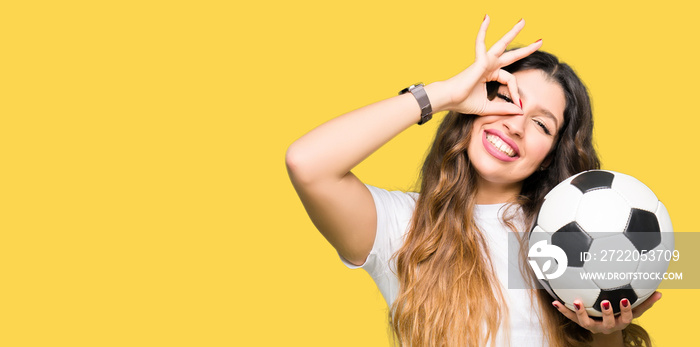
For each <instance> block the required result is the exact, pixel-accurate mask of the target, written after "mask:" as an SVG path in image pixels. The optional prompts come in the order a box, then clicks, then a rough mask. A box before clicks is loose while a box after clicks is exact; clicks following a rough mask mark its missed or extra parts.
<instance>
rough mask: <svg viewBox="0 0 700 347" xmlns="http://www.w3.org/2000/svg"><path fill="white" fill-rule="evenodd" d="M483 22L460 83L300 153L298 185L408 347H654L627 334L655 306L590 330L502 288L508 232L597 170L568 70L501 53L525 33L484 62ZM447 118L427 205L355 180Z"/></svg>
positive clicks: (323, 133)
mask: <svg viewBox="0 0 700 347" xmlns="http://www.w3.org/2000/svg"><path fill="white" fill-rule="evenodd" d="M489 21H490V19H489V18H488V17H486V18H485V19H484V22H483V23H482V25H481V28H480V30H479V33H478V35H477V44H476V61H475V62H474V63H473V64H472V65H471V66H470V67H469V68H467V69H466V70H464V71H462V72H460V73H459V74H457V75H456V76H454V77H452V78H450V79H448V80H446V81H441V82H435V83H432V84H429V85H427V86H423V85H416V86H412V87H411V88H410V93H404V94H402V95H399V96H396V97H393V98H390V99H387V100H384V101H380V102H378V103H375V104H372V105H369V106H366V107H364V108H361V109H358V110H355V111H352V112H349V113H347V114H345V115H342V116H340V117H338V118H335V119H332V120H330V121H328V122H326V123H324V124H322V125H321V126H319V127H318V128H316V129H314V130H312V131H311V132H309V133H308V134H306V135H304V136H303V137H301V138H300V139H298V140H297V141H295V142H294V143H293V144H292V145H291V146H290V147H289V149H288V151H287V167H288V171H289V175H290V178H291V180H292V184H293V185H294V187H295V189H296V191H297V193H298V195H299V197H300V199H301V201H302V202H303V204H304V207H305V208H306V211H307V213H308V214H309V216H310V217H311V220H312V221H313V222H314V224H315V225H316V227H317V228H318V229H319V231H320V232H321V233H322V234H323V235H324V236H325V237H326V239H327V240H328V241H329V242H330V243H331V244H332V245H333V247H335V249H336V250H337V251H338V254H339V255H340V257H341V260H342V261H343V262H344V263H345V264H346V265H347V266H348V267H350V268H363V269H365V270H366V271H367V272H368V273H369V274H370V275H371V276H372V278H373V279H374V281H375V283H376V284H377V286H378V287H379V289H380V291H381V292H382V295H383V296H384V298H385V300H386V302H387V304H388V305H389V306H390V307H391V310H390V314H389V315H390V317H389V318H390V320H391V325H392V328H393V332H394V334H395V336H396V339H397V340H398V342H399V343H400V344H402V345H407V346H409V345H410V346H424V345H430V346H484V345H492V346H504V345H511V346H516V345H517V346H542V345H543V344H545V343H546V345H549V346H588V345H591V344H592V345H594V346H597V345H600V346H602V345H605V346H623V345H626V344H630V343H635V344H636V345H643V344H646V345H647V346H649V345H650V341H649V337H648V335H647V334H646V332H645V331H644V330H643V329H641V328H639V327H638V326H636V325H631V324H630V323H631V320H632V318H633V317H636V316H639V315H641V314H642V313H643V312H644V311H645V310H646V309H648V308H649V307H650V306H651V305H652V304H653V303H654V302H655V301H656V300H658V297H657V296H652V297H651V298H650V299H649V300H647V302H645V303H644V304H642V305H640V306H639V307H637V308H636V309H635V310H632V309H631V308H627V309H623V310H622V314H621V315H619V316H618V317H615V316H614V315H613V312H612V310H607V311H604V312H603V320H602V321H594V320H592V319H590V318H589V317H588V316H587V315H586V314H585V311H583V312H576V315H575V316H573V315H570V314H569V312H567V311H565V310H567V309H566V308H564V307H561V306H560V307H556V306H553V305H552V299H551V298H549V297H548V295H547V294H546V292H543V291H540V292H537V293H532V292H529V291H527V290H513V289H506V287H507V286H506V281H505V278H506V276H507V274H506V271H507V247H504V245H505V244H506V241H505V238H506V234H507V232H508V231H519V232H523V231H526V230H529V226H531V225H532V223H533V221H534V218H535V214H536V211H537V209H538V208H539V206H541V204H542V202H543V199H544V195H545V194H546V192H547V191H549V190H550V189H551V188H552V187H554V186H555V185H556V184H557V183H559V182H561V181H562V180H564V179H565V178H567V177H569V176H571V175H573V174H575V173H578V172H581V171H585V170H589V169H595V168H598V167H599V166H600V164H599V160H598V157H597V155H596V152H595V150H594V148H593V145H592V129H593V120H592V115H591V106H590V100H589V97H588V94H587V91H586V88H585V87H584V85H583V83H582V82H581V81H580V80H579V78H578V77H577V76H576V74H575V73H574V71H573V70H572V69H571V68H570V67H569V66H568V65H566V64H564V63H560V62H559V61H558V59H557V58H556V57H554V56H553V55H551V54H548V53H544V52H540V51H537V50H538V49H539V48H540V46H541V45H542V42H541V41H537V42H535V43H533V44H531V45H529V46H526V47H523V48H519V49H515V50H510V51H506V46H507V45H508V44H509V43H510V42H511V41H512V40H513V39H514V38H515V36H516V35H517V34H518V32H519V31H520V30H522V28H523V26H524V25H525V24H524V21H522V20H521V21H520V22H518V23H517V24H516V26H515V27H514V28H513V29H512V30H511V31H509V32H508V33H507V34H506V35H504V36H503V38H501V39H500V40H499V41H498V42H496V43H495V44H494V45H493V47H492V48H491V49H489V50H488V51H487V50H486V47H485V44H484V38H485V35H486V28H487V27H488V24H489ZM440 111H449V113H448V114H447V115H446V116H445V118H444V120H443V121H442V123H441V124H440V127H439V129H438V132H437V135H436V137H435V141H434V143H433V145H432V148H431V150H430V152H429V153H428V156H427V157H426V159H425V163H424V165H423V169H422V172H421V188H420V192H419V193H405V192H398V191H393V192H389V191H386V190H384V189H380V188H376V187H372V186H368V185H365V184H363V183H362V182H361V181H360V180H359V179H358V178H357V177H356V176H355V175H354V174H353V173H352V172H351V171H350V170H351V169H352V168H353V167H354V166H355V165H357V164H358V163H359V162H361V161H362V160H364V159H365V158H366V157H368V156H369V155H370V154H371V153H372V152H374V151H375V150H376V149H378V148H379V147H381V146H382V145H384V144H385V143H387V142H388V141H389V140H391V139H392V138H393V137H395V136H396V135H397V134H399V133H400V132H402V131H403V130H405V129H407V128H408V127H410V126H411V125H413V124H416V123H418V124H423V123H425V122H426V121H428V120H429V119H430V114H431V112H440ZM509 207H512V209H510V208H509ZM510 211H514V212H513V213H511V212H510ZM533 294H535V295H533ZM579 311H581V310H579ZM568 317H570V318H568Z"/></svg>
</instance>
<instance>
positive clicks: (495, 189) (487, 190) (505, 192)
mask: <svg viewBox="0 0 700 347" xmlns="http://www.w3.org/2000/svg"><path fill="white" fill-rule="evenodd" d="M522 185H523V184H522V182H516V183H506V184H504V183H494V182H489V181H486V180H484V179H483V178H481V177H478V178H477V189H476V200H475V201H476V203H477V204H478V205H491V204H500V203H504V202H512V201H515V198H516V197H517V196H518V194H520V189H521V188H522Z"/></svg>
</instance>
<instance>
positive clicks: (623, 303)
mask: <svg viewBox="0 0 700 347" xmlns="http://www.w3.org/2000/svg"><path fill="white" fill-rule="evenodd" d="M629 304H630V301H629V300H627V299H622V306H623V307H627V306H629Z"/></svg>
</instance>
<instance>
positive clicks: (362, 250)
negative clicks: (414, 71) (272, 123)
mask: <svg viewBox="0 0 700 347" xmlns="http://www.w3.org/2000/svg"><path fill="white" fill-rule="evenodd" d="M443 86H444V82H436V83H433V84H430V85H427V86H426V87H425V91H426V93H427V94H428V98H429V99H430V102H431V105H432V107H433V110H435V111H436V112H440V111H443V110H445V109H446V107H447V104H448V101H447V99H449V98H448V97H447V96H446V93H445V91H444V90H441V89H442V88H443ZM420 113H421V110H420V108H419V106H418V103H417V102H416V99H415V98H414V97H413V95H412V94H411V93H406V94H403V95H399V96H395V97H392V98H390V99H386V100H383V101H380V102H377V103H374V104H371V105H368V106H365V107H363V108H360V109H358V110H355V111H352V112H349V113H347V114H344V115H342V116H340V117H337V118H334V119H332V120H330V121H328V122H326V123H324V124H322V125H320V126H319V127H317V128H315V129H313V130H311V131H310V132H309V133H308V134H306V135H304V136H303V137H301V138H300V139H298V140H297V141H295V142H294V143H293V144H292V145H291V146H290V147H289V149H288V150H287V157H286V162H287V169H288V172H289V177H290V178H291V180H292V184H293V185H294V188H295V189H296V191H297V194H298V195H299V198H300V199H301V201H302V203H303V204H304V208H305V209H306V211H307V213H308V214H309V217H311V220H312V221H313V222H314V225H315V226H316V228H318V230H319V231H320V232H321V233H322V234H323V236H324V237H326V239H327V240H328V241H329V242H330V243H331V245H333V247H335V248H336V250H337V251H338V253H340V255H342V256H343V257H344V258H345V259H347V260H348V261H349V262H351V263H353V264H357V265H359V264H362V263H363V262H364V260H365V259H366V258H367V255H368V254H369V251H370V250H371V249H372V245H373V242H374V236H375V235H374V233H375V229H376V211H375V207H374V202H373V200H372V196H371V194H370V192H369V190H368V189H367V187H365V186H364V184H363V183H362V182H361V181H360V180H359V179H358V178H357V177H356V176H355V175H353V173H352V172H350V170H351V169H352V168H353V167H355V166H356V165H357V164H359V163H360V162H361V161H362V160H364V159H365V158H367V157H368V156H369V155H370V154H372V153H373V152H374V151H376V150H377V149H379V147H381V146H382V145H384V144H385V143H387V142H388V141H389V140H391V139H392V138H394V137H395V136H396V135H398V134H399V133H401V132H402V131H404V130H406V129H407V128H408V127H410V126H411V125H413V124H416V123H417V122H418V121H419V120H420Z"/></svg>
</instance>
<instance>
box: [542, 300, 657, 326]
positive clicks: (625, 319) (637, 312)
mask: <svg viewBox="0 0 700 347" xmlns="http://www.w3.org/2000/svg"><path fill="white" fill-rule="evenodd" d="M659 299H661V293H660V292H654V294H652V295H651V296H650V297H649V298H648V299H646V300H645V301H644V302H643V303H641V304H640V305H639V306H637V307H635V308H634V309H633V308H632V305H630V304H629V302H627V306H626V307H625V305H623V304H624V303H625V300H626V299H622V300H620V314H619V315H618V316H617V317H615V314H614V313H613V309H612V305H610V302H609V301H603V302H602V303H601V304H602V305H601V306H602V307H601V308H602V309H603V310H602V312H603V320H602V321H601V320H595V319H593V318H591V317H589V316H588V313H586V309H585V308H584V307H583V304H582V303H581V301H579V300H576V301H574V306H575V307H578V309H576V311H571V310H570V309H569V308H567V307H566V306H564V305H563V304H562V303H561V302H559V301H554V302H553V303H552V305H554V307H556V308H557V309H558V310H559V312H561V314H563V315H565V316H566V317H567V318H569V319H571V320H572V321H574V322H576V323H577V324H578V325H580V326H582V327H583V328H585V329H588V330H590V331H591V332H593V333H594V334H611V333H613V332H616V331H618V330H622V329H624V328H626V327H627V326H628V325H629V324H630V323H632V319H634V318H637V317H639V316H641V315H642V314H643V313H644V312H646V310H648V309H650V308H651V307H652V306H653V305H654V304H655V303H656V302H657V301H659ZM606 303H607V305H606ZM605 306H607V307H608V308H607V309H605Z"/></svg>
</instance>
